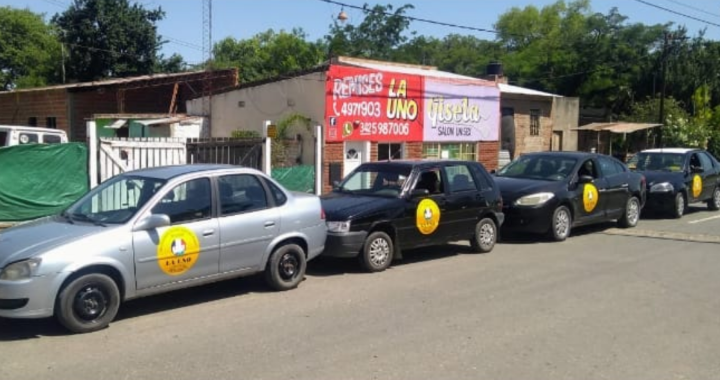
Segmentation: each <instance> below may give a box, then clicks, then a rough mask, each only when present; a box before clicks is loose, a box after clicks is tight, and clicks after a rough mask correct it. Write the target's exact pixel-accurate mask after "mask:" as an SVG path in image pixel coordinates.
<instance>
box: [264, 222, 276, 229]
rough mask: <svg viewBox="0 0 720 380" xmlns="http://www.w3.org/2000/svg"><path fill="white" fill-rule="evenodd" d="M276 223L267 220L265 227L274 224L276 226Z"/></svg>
mask: <svg viewBox="0 0 720 380" xmlns="http://www.w3.org/2000/svg"><path fill="white" fill-rule="evenodd" d="M274 225H275V222H273V221H267V222H265V228H268V227H272V226H274Z"/></svg>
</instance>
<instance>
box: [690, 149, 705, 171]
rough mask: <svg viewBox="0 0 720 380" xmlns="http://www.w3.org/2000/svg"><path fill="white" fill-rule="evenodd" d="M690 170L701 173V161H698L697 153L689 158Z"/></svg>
mask: <svg viewBox="0 0 720 380" xmlns="http://www.w3.org/2000/svg"><path fill="white" fill-rule="evenodd" d="M690 170H692V171H702V170H703V164H702V161H700V156H699V155H698V154H697V153H693V154H692V155H691V156H690Z"/></svg>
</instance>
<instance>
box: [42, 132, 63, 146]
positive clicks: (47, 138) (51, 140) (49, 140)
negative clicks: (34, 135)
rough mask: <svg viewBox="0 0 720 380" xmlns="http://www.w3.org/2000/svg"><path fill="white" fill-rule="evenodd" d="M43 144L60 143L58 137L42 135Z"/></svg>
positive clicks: (60, 140)
mask: <svg viewBox="0 0 720 380" xmlns="http://www.w3.org/2000/svg"><path fill="white" fill-rule="evenodd" d="M43 142H44V143H45V144H59V143H61V142H62V139H61V137H60V135H49V134H47V135H43Z"/></svg>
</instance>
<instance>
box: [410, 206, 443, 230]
mask: <svg viewBox="0 0 720 380" xmlns="http://www.w3.org/2000/svg"><path fill="white" fill-rule="evenodd" d="M415 221H416V224H417V228H418V230H420V233H421V234H423V235H430V234H431V233H433V232H435V230H436V229H437V228H438V225H440V208H439V207H438V205H437V203H435V201H433V200H432V199H423V200H422V201H420V203H419V204H418V207H417V211H416V215H415Z"/></svg>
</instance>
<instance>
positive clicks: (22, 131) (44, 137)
mask: <svg viewBox="0 0 720 380" xmlns="http://www.w3.org/2000/svg"><path fill="white" fill-rule="evenodd" d="M66 142H68V138H67V134H66V133H65V131H63V130H60V129H50V128H39V127H27V126H21V125H0V147H4V146H13V145H24V144H60V143H66Z"/></svg>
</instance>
